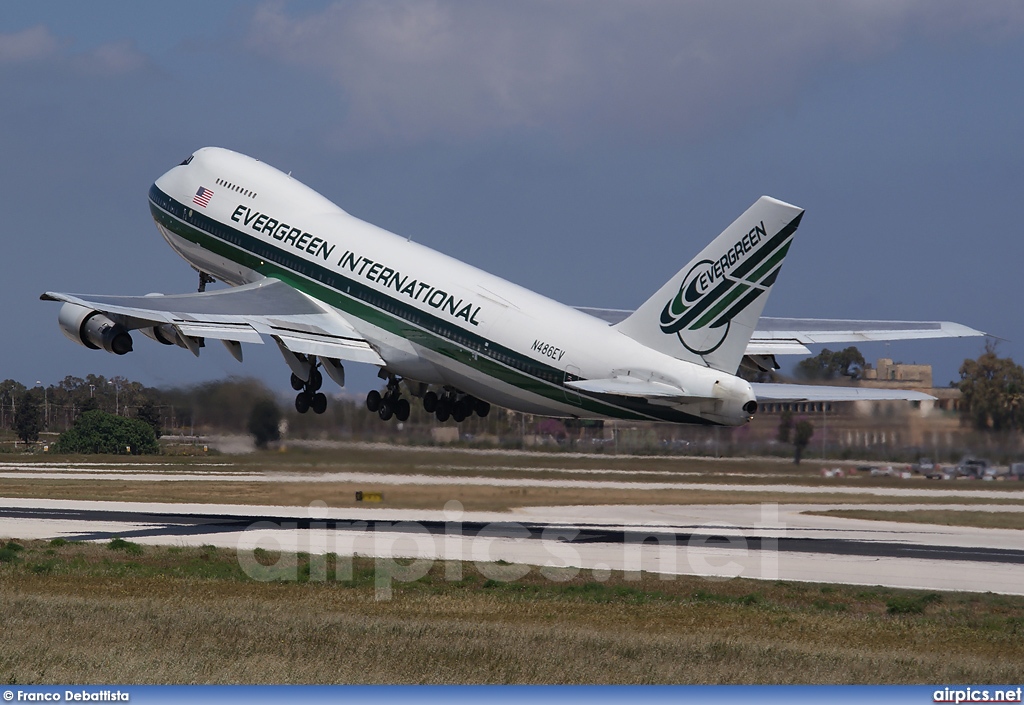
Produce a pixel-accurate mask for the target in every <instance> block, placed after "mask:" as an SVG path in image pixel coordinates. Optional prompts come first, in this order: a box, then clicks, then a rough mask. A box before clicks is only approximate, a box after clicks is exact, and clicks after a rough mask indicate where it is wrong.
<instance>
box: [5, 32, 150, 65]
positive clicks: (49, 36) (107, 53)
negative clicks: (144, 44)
mask: <svg viewBox="0 0 1024 705" xmlns="http://www.w3.org/2000/svg"><path fill="white" fill-rule="evenodd" d="M70 46H71V42H70V41H68V40H61V39H58V38H57V37H56V36H54V35H53V33H52V32H50V30H49V28H47V27H45V26H43V25H38V26H36V27H30V28H29V29H25V30H22V31H20V32H15V33H13V34H0V65H3V64H28V63H33V62H34V63H39V62H54V63H56V65H58V66H62V67H70V68H71V69H72V70H74V71H84V72H87V73H91V74H94V75H103V76H110V75H114V76H118V75H124V74H130V73H135V72H138V71H141V70H143V69H145V68H146V67H147V65H149V59H148V58H147V57H146V56H145V55H144V54H143V53H142V52H140V51H139V50H138V49H137V48H136V46H135V44H134V42H132V41H130V40H121V41H117V42H109V43H107V44H100V45H99V46H97V47H94V48H92V49H89V50H88V51H83V52H73V51H70V49H69V48H70Z"/></svg>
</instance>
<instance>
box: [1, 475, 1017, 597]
mask: <svg viewBox="0 0 1024 705" xmlns="http://www.w3.org/2000/svg"><path fill="white" fill-rule="evenodd" d="M462 479H464V478H462ZM716 488H719V489H720V488H721V486H720V485H716ZM1014 494H1016V493H1014ZM972 496H976V495H974V494H973V493H972ZM1001 496H1003V497H1006V496H1007V495H1006V494H1005V493H1003V494H1002V495H1001ZM830 508H843V509H854V508H856V509H878V508H884V509H886V510H888V511H894V510H896V511H898V510H900V509H920V508H931V509H934V508H935V505H916V504H907V505H892V504H886V505H877V504H871V503H865V504H861V505H850V504H844V505H823V504H813V505H810V504H761V505H721V504H716V505H643V506H640V505H628V506H610V505H609V506H599V507H594V506H585V507H529V508H522V509H518V510H514V511H511V512H500V513H498V512H465V511H462V509H461V507H460V506H459V505H458V504H457V503H450V504H449V506H448V507H447V508H446V511H425V510H404V509H387V508H357V509H352V508H346V509H332V508H328V507H326V506H311V507H279V506H248V505H245V506H242V505H215V504H152V503H136V502H93V501H76V500H47V499H11V498H3V499H0V536H3V537H16V538H21V539H52V538H57V537H63V538H66V539H69V540H85V541H107V540H109V539H110V538H111V537H113V536H120V537H122V538H126V539H129V540H131V541H135V542H137V543H143V544H154V545H161V544H162V545H168V544H169V545H197V546H198V545H205V544H213V545H217V546H222V547H229V548H236V549H239V550H240V551H242V552H251V551H252V550H253V549H254V548H257V547H261V548H265V549H268V550H279V549H280V550H286V551H306V552H309V553H311V554H316V553H326V552H334V553H336V554H338V555H339V556H346V555H348V556H351V555H361V556H372V557H376V558H380V559H382V560H386V559H390V558H420V559H424V560H423V561H421V562H424V563H425V562H426V561H427V560H433V559H457V560H469V561H477V562H480V563H481V564H483V563H488V562H493V561H499V560H503V561H508V562H509V563H514V564H524V565H534V566H548V567H562V568H568V569H570V571H571V570H572V569H581V570H583V571H587V572H589V573H592V576H593V578H594V579H597V580H601V579H602V576H605V575H607V571H609V570H627V571H635V570H644V571H651V572H656V573H661V574H662V575H664V576H665V577H666V579H669V578H670V577H671V576H672V575H678V574H692V575H705V576H708V577H713V578H729V577H747V578H759V579H771V580H795V581H812V582H826V583H829V582H832V583H847V584H861V585H884V586H889V587H903V588H922V589H934V590H964V591H974V592H989V591H991V592H997V593H1004V594H1024V532H1021V531H1018V530H1011V529H980V528H970V527H944V526H931V525H923V524H907V523H898V522H878V521H866V520H858V519H847V518H840V517H823V516H814V515H809V514H806V513H805V512H807V511H811V510H814V511H821V510H825V509H830ZM942 508H943V509H948V510H953V511H955V510H958V509H970V510H974V511H977V510H990V511H1017V512H1019V511H1024V506H1021V505H977V504H969V505H968V504H965V505H943V506H942ZM551 575H553V576H555V577H557V573H551Z"/></svg>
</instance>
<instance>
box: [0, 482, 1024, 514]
mask: <svg viewBox="0 0 1024 705" xmlns="http://www.w3.org/2000/svg"><path fill="white" fill-rule="evenodd" d="M358 490H362V491H366V492H381V493H382V494H383V496H384V502H383V503H381V504H373V505H365V506H373V507H391V508H402V509H437V510H440V509H443V508H444V505H445V503H446V502H448V501H450V500H453V499H457V500H459V501H460V502H462V504H463V506H464V507H465V508H466V510H468V511H507V510H510V509H513V508H515V507H537V506H543V507H547V506H575V505H601V504H761V503H765V502H770V503H779V504H789V503H799V504H863V503H865V502H871V503H872V504H906V503H907V502H914V503H920V504H939V505H941V504H970V503H982V504H1019V503H1020V502H1021V501H1024V500H1021V499H1013V498H1009V497H1007V498H1005V499H1003V498H999V499H985V498H970V497H962V496H960V497H905V496H891V495H890V496H880V495H864V494H832V493H827V492H821V493H818V492H814V493H794V492H781V491H780V492H746V491H744V492H740V491H735V490H730V489H729V487H728V486H726V485H723V486H722V488H721V489H718V490H660V489H658V490H654V489H651V490H646V489H636V490H632V489H631V490H604V489H577V488H542V487H494V486H486V485H414V484H409V485H383V484H370V483H360V484H355V483H345V482H205V481H174V482H168V481H161V482H155V481H131V482H129V481H124V480H75V479H66V480H65V479H61V480H59V481H55V480H7V479H0V496H2V497H37V498H44V499H76V500H114V501H124V502H188V503H199V504H210V503H214V504H243V505H244V504H251V505H273V506H309V504H310V503H311V502H313V501H322V502H325V503H326V504H327V506H329V507H355V506H364V505H362V504H361V503H358V502H356V501H355V493H356V491H358Z"/></svg>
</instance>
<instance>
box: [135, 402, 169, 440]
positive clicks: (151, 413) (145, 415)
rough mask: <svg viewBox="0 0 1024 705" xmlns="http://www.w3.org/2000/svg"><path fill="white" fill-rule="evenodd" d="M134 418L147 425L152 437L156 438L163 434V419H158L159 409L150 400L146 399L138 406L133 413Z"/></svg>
mask: <svg viewBox="0 0 1024 705" xmlns="http://www.w3.org/2000/svg"><path fill="white" fill-rule="evenodd" d="M135 418H137V419H139V420H140V421H145V422H146V423H148V424H149V425H150V426H151V427H152V428H153V435H155V436H156V437H157V438H159V437H160V436H161V435H162V434H163V428H162V426H163V419H161V418H160V409H158V408H157V407H156V404H154V403H153V401H152V400H151V399H146V400H145V401H143V402H142V404H140V405H139V408H138V410H136V412H135Z"/></svg>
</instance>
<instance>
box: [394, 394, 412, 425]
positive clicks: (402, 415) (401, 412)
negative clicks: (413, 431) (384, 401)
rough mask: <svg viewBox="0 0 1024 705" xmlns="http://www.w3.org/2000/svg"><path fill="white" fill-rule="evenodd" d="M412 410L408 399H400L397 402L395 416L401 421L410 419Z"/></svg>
mask: <svg viewBox="0 0 1024 705" xmlns="http://www.w3.org/2000/svg"><path fill="white" fill-rule="evenodd" d="M410 411H411V409H410V408H409V400H408V399H399V400H398V401H396V402H395V418H396V419H398V420H399V421H408V420H409V412H410Z"/></svg>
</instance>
